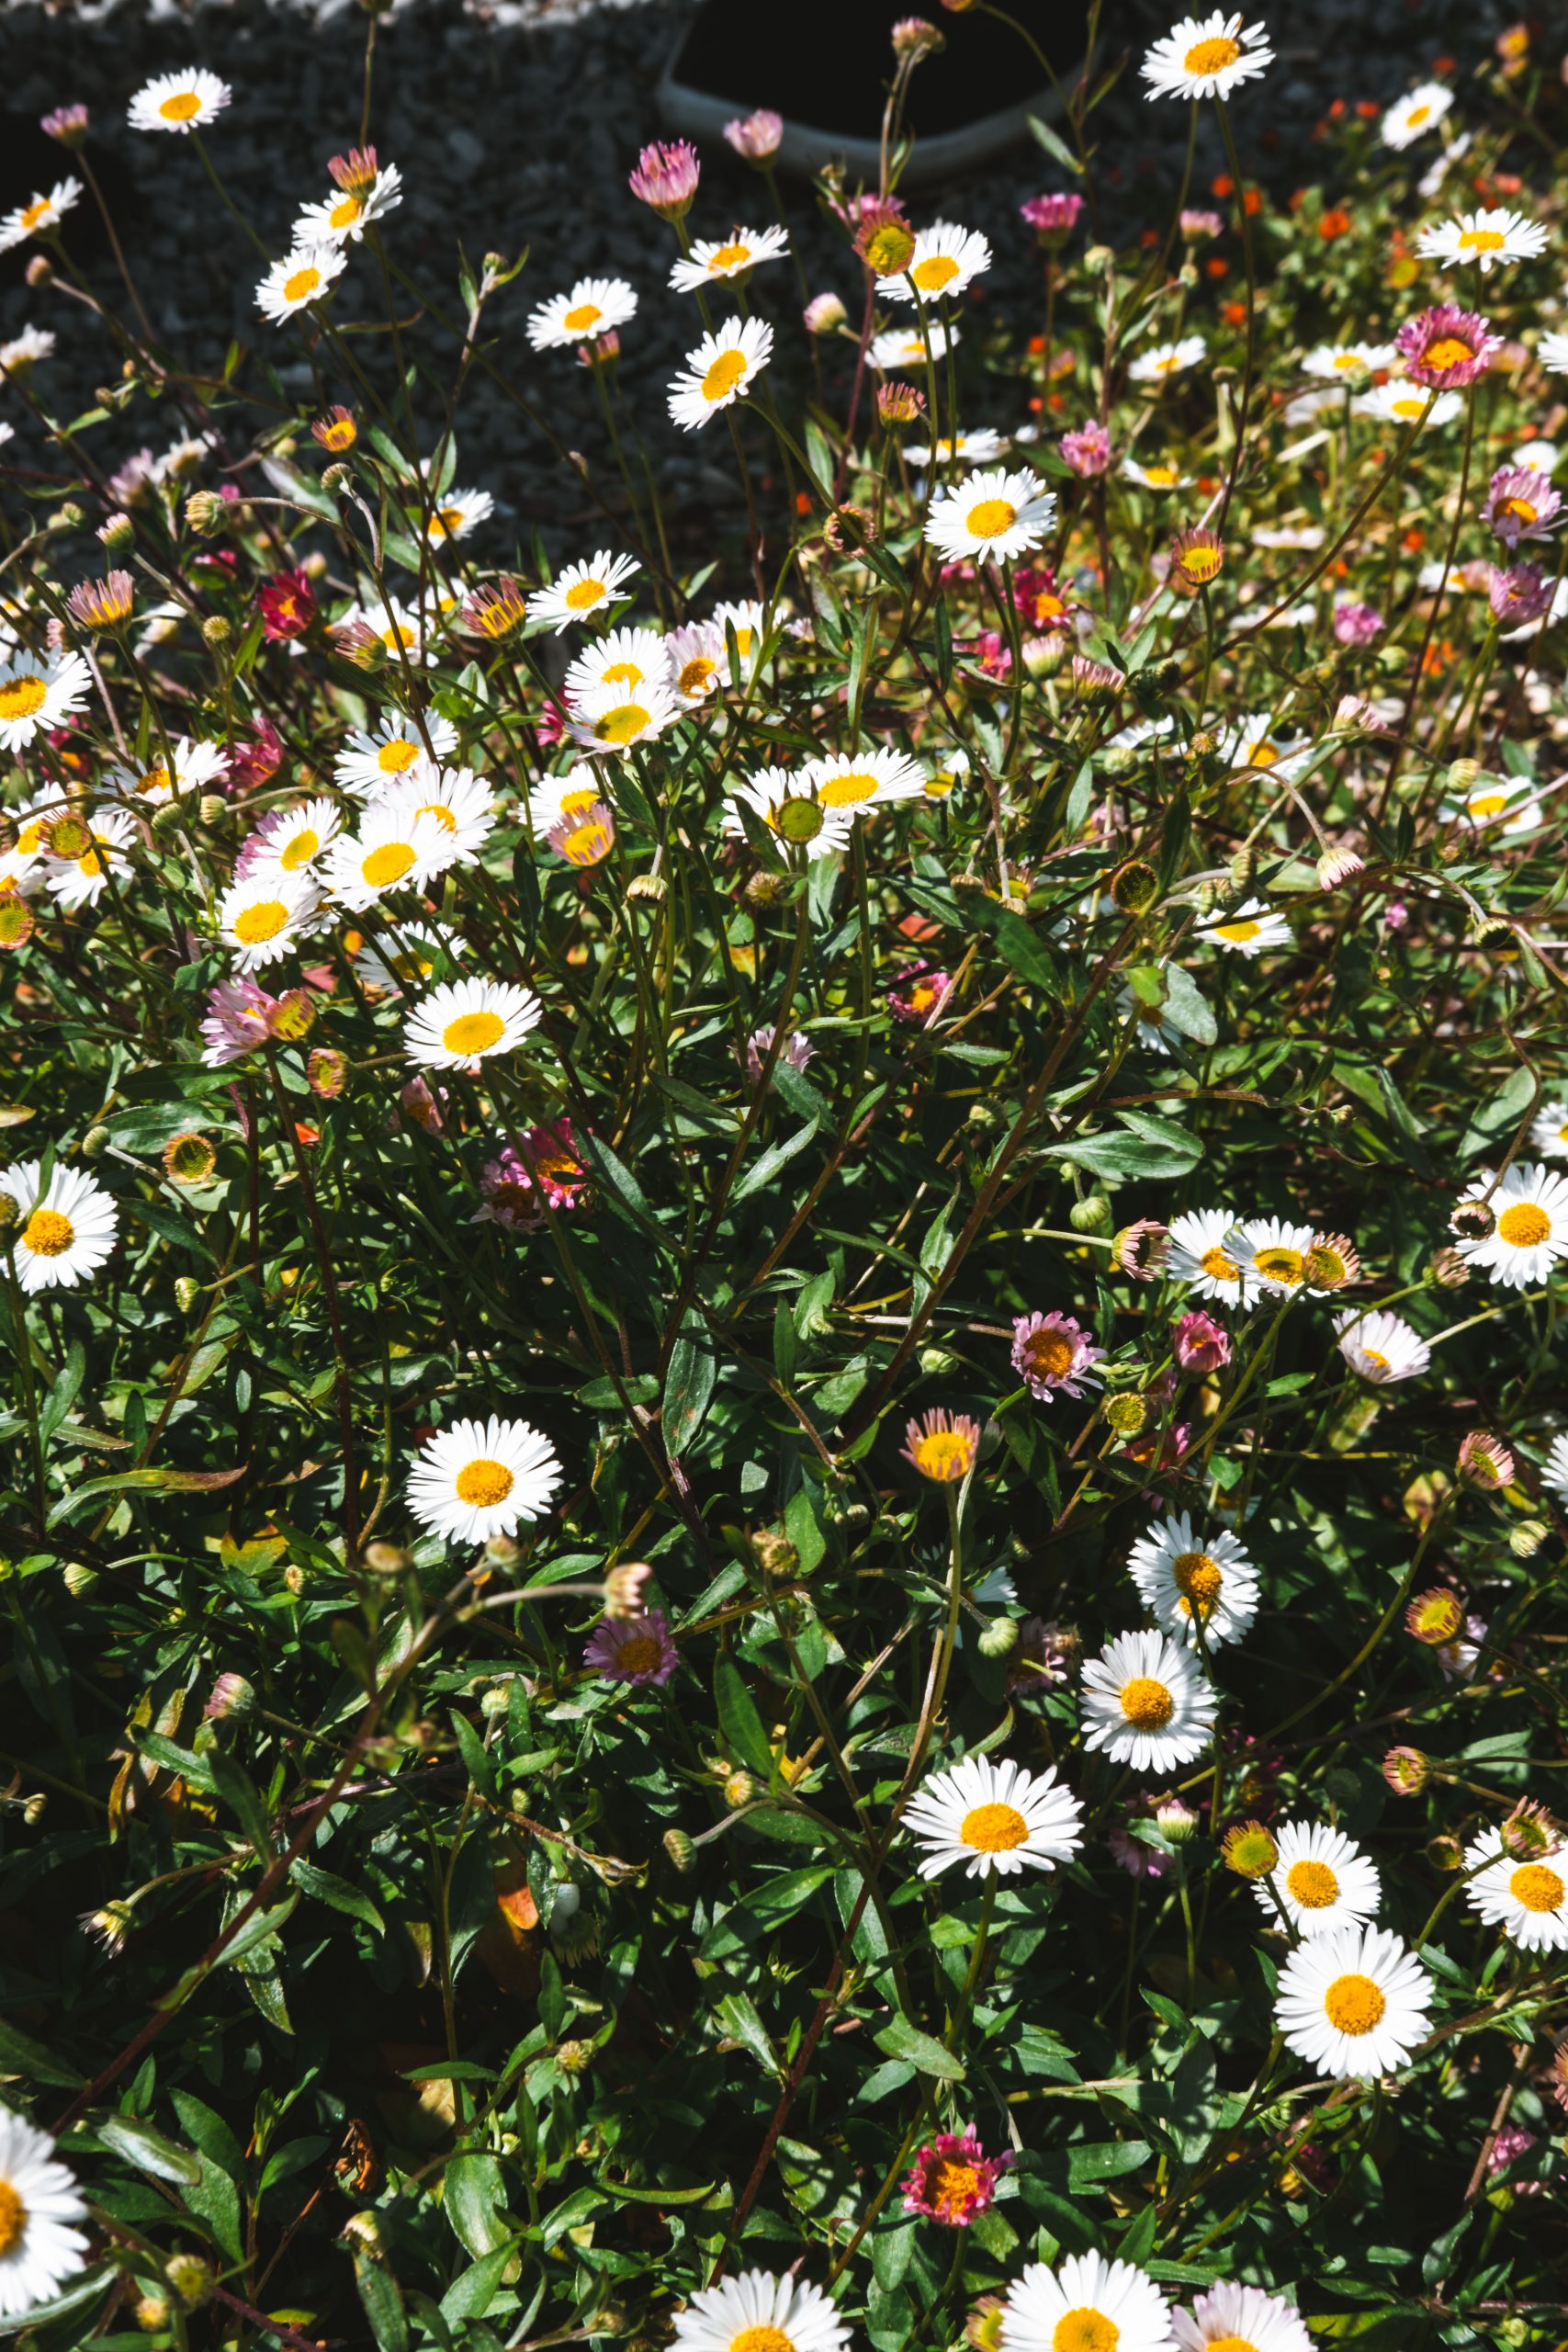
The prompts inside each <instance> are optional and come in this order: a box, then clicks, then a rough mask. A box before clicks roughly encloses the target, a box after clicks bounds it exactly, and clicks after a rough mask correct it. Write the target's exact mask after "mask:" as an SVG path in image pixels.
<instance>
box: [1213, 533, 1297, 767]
mask: <svg viewBox="0 0 1568 2352" xmlns="http://www.w3.org/2000/svg"><path fill="white" fill-rule="evenodd" d="M1261 537H1262V534H1261V533H1258V538H1259V539H1261ZM1312 748H1313V747H1312V741H1311V739H1310V738H1309V737H1308V736H1305V735H1292V734H1288V733H1287V732H1286V730H1285V729H1283V728H1282V727H1280V725H1279V724H1278V722H1277V721H1276V720H1275V718H1274V716H1273V713H1272V712H1271V711H1267V710H1249V711H1248V712H1247V716H1246V717H1245V718H1243V719H1242V720H1241V722H1240V724H1239V725H1238V726H1236V727H1235V729H1233V730H1232V732H1231V733H1230V734H1229V735H1228V736H1227V737H1226V738H1225V742H1224V754H1223V756H1224V759H1225V760H1226V761H1227V762H1228V763H1229V764H1230V766H1231V767H1233V768H1273V769H1276V770H1277V771H1278V773H1279V775H1280V779H1281V781H1282V782H1285V783H1290V784H1293V783H1294V782H1295V780H1296V778H1297V777H1298V776H1299V775H1300V774H1301V772H1302V770H1303V767H1305V765H1306V763H1307V762H1308V760H1309V759H1310V758H1311V757H1312Z"/></svg>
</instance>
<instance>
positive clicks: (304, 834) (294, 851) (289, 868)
mask: <svg viewBox="0 0 1568 2352" xmlns="http://www.w3.org/2000/svg"><path fill="white" fill-rule="evenodd" d="M320 848H321V835H320V833H318V832H317V831H316V830H315V827H314V826H313V825H306V826H304V827H303V828H302V829H301V830H300V831H299V832H297V833H296V834H295V836H294V839H293V840H292V841H291V842H289V844H288V848H287V849H286V850H285V851H284V853H283V855H282V856H281V857H280V858H279V859H278V861H277V862H278V864H279V865H281V866H282V867H283V868H284V869H285V871H286V872H288V873H289V874H292V873H294V872H295V871H296V869H297V868H298V867H299V866H301V865H310V860H311V859H312V858H313V857H314V856H315V854H316V852H317V851H318V850H319V849H320Z"/></svg>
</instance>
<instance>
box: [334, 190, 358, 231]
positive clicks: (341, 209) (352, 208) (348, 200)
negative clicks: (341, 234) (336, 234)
mask: <svg viewBox="0 0 1568 2352" xmlns="http://www.w3.org/2000/svg"><path fill="white" fill-rule="evenodd" d="M364 209H365V207H364V206H363V204H361V203H360V201H359V198H357V197H356V196H340V197H339V198H338V200H337V202H336V203H335V204H334V205H333V209H332V210H331V211H330V212H329V213H328V215H327V220H328V222H329V223H330V225H331V226H332V227H333V228H334V229H352V228H353V226H354V224H355V221H356V220H358V218H359V216H360V214H361V213H362V212H363V211H364Z"/></svg>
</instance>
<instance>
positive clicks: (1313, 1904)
mask: <svg viewBox="0 0 1568 2352" xmlns="http://www.w3.org/2000/svg"><path fill="white" fill-rule="evenodd" d="M1285 1891H1286V1893H1287V1894H1289V1895H1290V1896H1291V1897H1292V1900H1293V1901H1295V1902H1297V1903H1299V1904H1300V1905H1301V1906H1302V1909H1303V1911H1325V1910H1326V1909H1327V1908H1328V1905H1330V1904H1331V1903H1334V1902H1336V1901H1337V1899H1338V1894H1339V1881H1338V1880H1337V1878H1336V1877H1335V1875H1334V1872H1333V1871H1331V1870H1330V1869H1329V1867H1328V1864H1327V1863H1326V1862H1292V1864H1291V1867H1290V1869H1289V1870H1288V1871H1286V1872H1285Z"/></svg>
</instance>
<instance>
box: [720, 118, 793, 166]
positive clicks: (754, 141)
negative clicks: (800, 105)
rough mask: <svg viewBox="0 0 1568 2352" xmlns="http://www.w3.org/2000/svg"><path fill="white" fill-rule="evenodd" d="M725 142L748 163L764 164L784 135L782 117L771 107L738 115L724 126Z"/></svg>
mask: <svg viewBox="0 0 1568 2352" xmlns="http://www.w3.org/2000/svg"><path fill="white" fill-rule="evenodd" d="M724 136H725V140H726V141H727V143H728V145H729V146H731V147H733V148H734V150H735V152H736V153H737V154H738V155H744V156H745V158H746V161H747V162H748V163H749V164H765V163H766V162H767V161H768V160H769V158H770V156H773V155H776V154H777V153H778V150H779V141H781V140H782V139H783V137H784V117H783V115H782V114H775V113H774V112H773V108H772V107H757V108H756V110H755V112H754V113H751V114H748V115H741V116H739V117H738V118H737V119H736V120H735V121H733V122H727V123H726V124H725V126H724Z"/></svg>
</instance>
